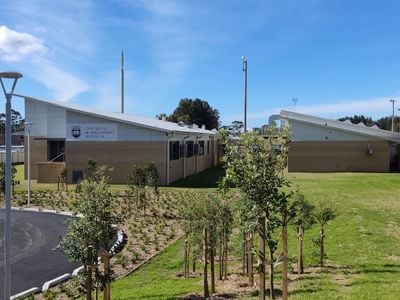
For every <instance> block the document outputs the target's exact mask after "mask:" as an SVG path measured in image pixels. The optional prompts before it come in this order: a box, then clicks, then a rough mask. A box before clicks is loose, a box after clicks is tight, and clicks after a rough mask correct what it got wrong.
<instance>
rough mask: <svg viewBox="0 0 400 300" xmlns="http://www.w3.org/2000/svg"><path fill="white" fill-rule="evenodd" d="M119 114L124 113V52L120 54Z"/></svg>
mask: <svg viewBox="0 0 400 300" xmlns="http://www.w3.org/2000/svg"><path fill="white" fill-rule="evenodd" d="M121 113H124V51H122V52H121Z"/></svg>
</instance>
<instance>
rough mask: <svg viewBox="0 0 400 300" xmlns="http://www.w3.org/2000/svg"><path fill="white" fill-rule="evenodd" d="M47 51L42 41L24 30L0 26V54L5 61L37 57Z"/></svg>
mask: <svg viewBox="0 0 400 300" xmlns="http://www.w3.org/2000/svg"><path fill="white" fill-rule="evenodd" d="M47 51H48V48H46V47H45V46H44V45H43V42H42V41H41V40H40V39H38V38H36V37H35V36H33V35H31V34H29V33H26V32H17V31H14V30H11V29H9V28H8V27H6V26H0V55H1V59H3V60H4V61H6V62H17V61H21V60H23V59H29V58H31V59H32V58H33V59H35V58H38V57H42V56H43V55H45V54H46V53H47Z"/></svg>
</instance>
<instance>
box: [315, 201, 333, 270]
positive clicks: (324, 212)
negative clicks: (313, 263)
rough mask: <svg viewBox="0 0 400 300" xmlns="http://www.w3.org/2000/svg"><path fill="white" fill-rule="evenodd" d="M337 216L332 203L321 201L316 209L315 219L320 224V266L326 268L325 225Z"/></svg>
mask: <svg viewBox="0 0 400 300" xmlns="http://www.w3.org/2000/svg"><path fill="white" fill-rule="evenodd" d="M336 216H337V212H336V205H335V204H334V203H333V202H332V201H328V200H320V201H318V203H317V205H316V207H315V219H316V221H317V223H318V224H319V229H320V230H319V264H320V266H321V267H323V266H324V259H325V257H326V253H325V245H324V242H325V225H326V224H328V222H329V221H332V220H333V219H335V218H336Z"/></svg>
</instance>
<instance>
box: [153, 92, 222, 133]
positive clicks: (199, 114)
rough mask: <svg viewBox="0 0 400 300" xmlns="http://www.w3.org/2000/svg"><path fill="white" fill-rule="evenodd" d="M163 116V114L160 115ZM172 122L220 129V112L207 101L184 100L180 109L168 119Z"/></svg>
mask: <svg viewBox="0 0 400 300" xmlns="http://www.w3.org/2000/svg"><path fill="white" fill-rule="evenodd" d="M160 115H163V114H160ZM167 120H168V121H171V122H175V123H177V122H184V123H194V124H197V125H199V126H201V125H205V127H206V129H209V130H211V129H214V128H215V129H218V128H219V112H218V110H216V109H214V108H212V107H211V106H210V105H209V104H208V102H207V101H205V100H201V99H197V98H196V99H194V100H193V99H189V98H183V99H181V101H179V104H178V107H177V108H176V109H175V110H174V112H173V113H172V114H171V115H169V116H168V117H167Z"/></svg>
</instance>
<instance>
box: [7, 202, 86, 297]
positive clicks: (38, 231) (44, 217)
mask: <svg viewBox="0 0 400 300" xmlns="http://www.w3.org/2000/svg"><path fill="white" fill-rule="evenodd" d="M4 218H5V212H4V209H0V299H3V297H4V295H3V289H4ZM67 219H68V217H66V216H63V215H57V214H53V213H43V212H28V211H18V210H12V211H11V294H12V295H15V294H17V293H20V292H22V291H24V290H26V289H29V288H32V287H39V288H41V287H42V285H43V284H44V283H45V282H46V281H48V280H50V279H53V278H55V277H58V276H60V275H63V274H65V273H72V271H73V270H74V269H75V268H76V267H78V266H79V265H78V264H73V263H69V262H68V261H67V259H66V257H65V255H64V254H63V253H62V252H61V251H54V248H55V247H56V246H57V244H58V241H59V239H60V237H61V236H63V235H64V233H65V230H66V226H65V224H64V223H65V221H66V220H67Z"/></svg>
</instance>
